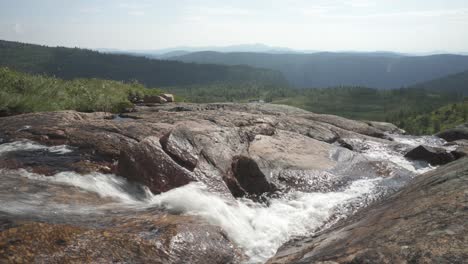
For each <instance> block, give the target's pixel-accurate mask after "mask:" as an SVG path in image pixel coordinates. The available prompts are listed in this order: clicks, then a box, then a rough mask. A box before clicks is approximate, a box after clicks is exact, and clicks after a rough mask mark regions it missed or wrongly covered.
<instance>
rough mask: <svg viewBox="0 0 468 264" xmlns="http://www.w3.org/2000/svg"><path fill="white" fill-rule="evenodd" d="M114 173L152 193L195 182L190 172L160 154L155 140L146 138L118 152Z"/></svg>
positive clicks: (162, 152)
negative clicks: (117, 161)
mask: <svg viewBox="0 0 468 264" xmlns="http://www.w3.org/2000/svg"><path fill="white" fill-rule="evenodd" d="M117 171H118V174H119V175H121V176H123V177H125V178H127V179H129V180H131V181H135V182H138V183H141V184H144V185H146V186H148V188H149V189H150V190H151V191H152V192H153V193H161V192H165V191H168V190H170V189H173V188H177V187H180V186H183V185H185V184H187V183H189V182H191V181H194V180H195V179H194V178H193V177H192V175H191V174H190V171H188V170H187V169H186V168H184V167H182V166H181V165H179V164H177V162H176V161H174V160H173V159H172V158H171V157H170V156H169V155H168V154H167V153H166V152H164V150H163V148H162V146H161V144H160V142H159V138H157V137H147V138H145V139H144V140H142V141H141V142H139V143H138V144H128V145H127V146H126V147H125V148H124V149H122V152H121V154H120V158H119V163H118V169H117Z"/></svg>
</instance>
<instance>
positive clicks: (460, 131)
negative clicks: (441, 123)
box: [436, 123, 468, 142]
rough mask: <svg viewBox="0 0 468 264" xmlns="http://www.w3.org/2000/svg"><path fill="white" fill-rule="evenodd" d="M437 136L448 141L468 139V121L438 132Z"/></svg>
mask: <svg viewBox="0 0 468 264" xmlns="http://www.w3.org/2000/svg"><path fill="white" fill-rule="evenodd" d="M436 136H438V137H440V138H443V139H445V140H447V141H449V142H450V141H455V140H461V139H468V123H467V124H463V125H460V126H457V127H455V128H452V129H448V130H446V131H443V132H440V133H437V134H436Z"/></svg>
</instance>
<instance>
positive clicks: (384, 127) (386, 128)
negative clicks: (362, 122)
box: [366, 121, 405, 134]
mask: <svg viewBox="0 0 468 264" xmlns="http://www.w3.org/2000/svg"><path fill="white" fill-rule="evenodd" d="M366 123H367V124H369V125H370V126H372V127H375V128H377V129H378V130H380V131H383V132H386V133H390V134H404V133H405V131H404V130H403V129H400V128H399V127H397V126H395V125H394V124H392V123H387V122H376V121H366Z"/></svg>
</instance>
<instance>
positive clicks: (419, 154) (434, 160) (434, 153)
mask: <svg viewBox="0 0 468 264" xmlns="http://www.w3.org/2000/svg"><path fill="white" fill-rule="evenodd" d="M405 157H406V158H408V159H412V160H423V161H426V162H428V163H429V164H431V165H443V164H447V163H449V162H451V161H454V160H455V159H456V157H455V156H454V155H453V154H452V153H451V152H448V151H447V150H445V149H443V148H435V147H429V146H419V147H416V148H414V149H412V150H410V151H409V152H408V153H406V155H405Z"/></svg>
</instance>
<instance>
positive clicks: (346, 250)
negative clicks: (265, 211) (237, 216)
mask: <svg viewBox="0 0 468 264" xmlns="http://www.w3.org/2000/svg"><path fill="white" fill-rule="evenodd" d="M467 186H468V160H467V159H461V160H459V161H456V162H453V163H450V164H448V165H446V166H444V167H440V168H438V169H437V170H434V171H432V172H429V173H426V174H423V175H421V176H418V177H417V178H415V179H414V180H413V181H412V182H411V183H410V184H409V185H408V186H406V187H404V188H403V189H402V190H401V191H399V192H397V193H395V194H394V195H392V196H390V197H388V198H386V199H385V200H383V201H381V202H379V203H376V204H374V205H372V206H370V207H368V208H365V209H363V210H362V211H360V212H359V213H358V214H356V215H354V216H352V217H350V218H349V219H347V220H345V221H344V222H342V223H340V224H338V225H337V226H335V227H333V228H331V229H328V230H325V231H324V232H322V233H319V234H317V235H315V236H313V237H310V238H303V239H297V240H293V241H290V242H288V243H286V244H285V245H284V246H283V247H282V248H280V249H279V250H278V252H277V254H276V256H275V257H273V258H272V259H270V260H269V261H268V263H464V262H465V261H466V260H467V259H468V248H467V247H466V241H467V239H468V237H467V230H468V222H467V221H466V219H467V217H468V214H467V212H466V202H467V200H466V189H467Z"/></svg>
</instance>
